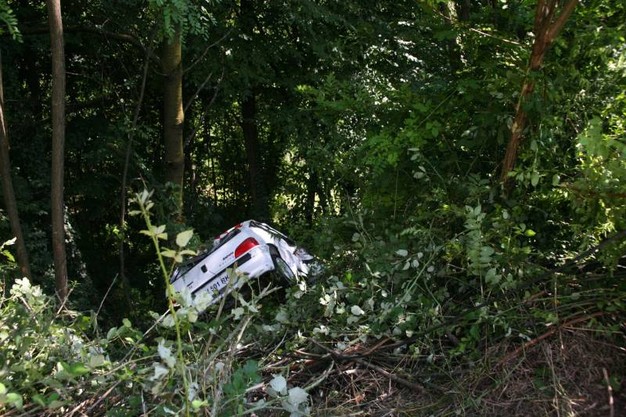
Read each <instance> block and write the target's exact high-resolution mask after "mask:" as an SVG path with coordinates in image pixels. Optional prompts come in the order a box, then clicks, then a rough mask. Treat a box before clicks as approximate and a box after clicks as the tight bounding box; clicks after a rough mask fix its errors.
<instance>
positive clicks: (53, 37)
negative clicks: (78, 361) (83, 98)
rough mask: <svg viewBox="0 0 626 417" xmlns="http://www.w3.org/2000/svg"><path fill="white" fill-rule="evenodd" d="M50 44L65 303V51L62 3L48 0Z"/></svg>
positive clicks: (56, 239)
mask: <svg viewBox="0 0 626 417" xmlns="http://www.w3.org/2000/svg"><path fill="white" fill-rule="evenodd" d="M47 5H48V23H49V25H50V44H51V51H52V164H51V165H52V174H51V175H52V178H51V204H52V207H51V213H52V255H53V257H54V276H55V282H56V291H57V296H58V297H59V299H60V300H61V302H62V303H63V302H65V301H66V299H67V295H68V288H67V258H66V254H65V228H64V218H63V217H64V216H63V214H64V213H63V208H64V202H63V176H64V162H65V161H64V152H65V50H64V47H63V21H62V19H61V1H60V0H47Z"/></svg>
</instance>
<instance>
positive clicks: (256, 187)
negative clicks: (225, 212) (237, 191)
mask: <svg viewBox="0 0 626 417" xmlns="http://www.w3.org/2000/svg"><path fill="white" fill-rule="evenodd" d="M241 119H242V121H241V122H242V123H241V126H242V130H243V138H244V144H245V148H246V156H247V159H248V175H249V179H250V194H251V197H252V214H253V216H254V217H256V218H257V219H258V220H261V221H268V220H269V205H268V201H269V198H268V196H267V188H266V187H265V170H264V169H263V162H262V159H261V154H260V150H261V144H260V141H259V130H258V128H257V123H256V97H255V96H254V93H252V92H250V94H247V95H245V96H244V97H243V98H242V100H241Z"/></svg>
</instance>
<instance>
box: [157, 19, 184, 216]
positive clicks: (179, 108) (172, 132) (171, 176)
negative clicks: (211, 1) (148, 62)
mask: <svg viewBox="0 0 626 417" xmlns="http://www.w3.org/2000/svg"><path fill="white" fill-rule="evenodd" d="M161 69H162V70H163V73H164V74H165V86H164V94H163V142H164V145H165V180H166V181H167V182H171V183H172V184H174V185H175V186H176V188H177V190H176V193H177V195H176V202H177V207H178V213H177V216H178V217H179V220H180V219H181V218H182V212H183V179H184V174H185V155H184V151H183V123H184V121H185V112H184V111H183V66H182V48H181V35H180V31H176V34H175V35H174V37H173V38H172V39H170V40H165V41H164V42H163V46H162V48H161Z"/></svg>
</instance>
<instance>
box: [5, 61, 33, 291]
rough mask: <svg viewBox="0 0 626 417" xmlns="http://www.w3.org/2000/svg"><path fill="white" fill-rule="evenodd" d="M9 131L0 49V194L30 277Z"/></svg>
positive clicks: (20, 258) (20, 260)
mask: <svg viewBox="0 0 626 417" xmlns="http://www.w3.org/2000/svg"><path fill="white" fill-rule="evenodd" d="M9 147H10V146H9V133H8V129H7V125H6V122H5V120H4V88H3V83H2V52H1V51H0V176H2V194H3V195H4V205H5V207H6V210H7V215H8V216H9V223H10V224H11V233H12V234H13V236H14V237H15V248H16V252H17V253H16V255H17V264H18V266H19V268H20V272H21V274H22V276H24V277H26V278H28V279H31V278H32V277H31V273H30V263H29V261H28V251H27V250H26V244H25V242H24V234H23V233H22V225H21V223H20V216H19V212H18V209H17V199H16V198H15V190H14V189H13V180H12V178H11V160H10V157H9Z"/></svg>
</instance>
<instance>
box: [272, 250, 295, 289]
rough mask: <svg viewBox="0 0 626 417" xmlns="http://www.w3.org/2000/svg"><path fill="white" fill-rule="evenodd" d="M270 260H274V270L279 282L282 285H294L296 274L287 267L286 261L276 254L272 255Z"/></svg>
mask: <svg viewBox="0 0 626 417" xmlns="http://www.w3.org/2000/svg"><path fill="white" fill-rule="evenodd" d="M272 261H273V262H274V272H275V273H276V275H278V277H279V280H280V281H279V284H280V285H281V286H283V287H290V286H292V285H295V284H296V282H297V280H296V274H294V273H293V271H292V270H291V268H289V265H287V262H285V260H284V259H283V258H281V257H280V256H278V255H274V256H273V257H272Z"/></svg>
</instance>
